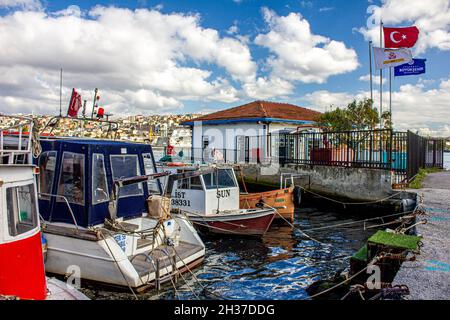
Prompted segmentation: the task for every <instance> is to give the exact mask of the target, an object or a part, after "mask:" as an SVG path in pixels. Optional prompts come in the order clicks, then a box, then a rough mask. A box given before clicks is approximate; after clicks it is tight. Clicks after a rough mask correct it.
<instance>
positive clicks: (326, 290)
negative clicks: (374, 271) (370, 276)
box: [309, 253, 383, 299]
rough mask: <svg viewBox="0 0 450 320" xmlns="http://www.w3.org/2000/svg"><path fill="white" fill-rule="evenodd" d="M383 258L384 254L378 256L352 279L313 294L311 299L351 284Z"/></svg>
mask: <svg viewBox="0 0 450 320" xmlns="http://www.w3.org/2000/svg"><path fill="white" fill-rule="evenodd" d="M382 258H383V253H381V254H379V255H377V256H376V257H374V258H373V259H372V261H370V262H369V263H368V264H367V266H365V267H364V268H363V269H361V270H359V271H358V272H357V273H355V274H354V275H352V276H351V277H349V278H347V279H345V280H344V281H341V282H339V283H338V284H336V285H334V286H332V287H330V288H328V289H325V290H323V291H321V292H319V293H316V294H313V295H312V296H309V298H310V299H313V298H316V297H318V296H320V295H322V294H325V293H327V292H330V291H332V290H334V289H336V288H337V287H340V286H341V285H343V284H345V283H346V282H349V281H350V280H352V279H353V278H355V277H357V276H358V275H360V274H361V273H363V272H364V271H366V270H367V268H369V266H371V265H373V264H375V263H376V262H378V260H380V259H382Z"/></svg>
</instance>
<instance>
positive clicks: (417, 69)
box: [394, 59, 427, 77]
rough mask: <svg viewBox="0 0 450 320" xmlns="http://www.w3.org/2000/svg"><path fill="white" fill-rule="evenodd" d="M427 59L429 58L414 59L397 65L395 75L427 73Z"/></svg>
mask: <svg viewBox="0 0 450 320" xmlns="http://www.w3.org/2000/svg"><path fill="white" fill-rule="evenodd" d="M425 61H427V59H413V60H412V61H411V62H408V63H405V64H402V65H400V66H397V67H395V68H394V75H395V76H396V77H399V76H411V75H416V74H422V73H425Z"/></svg>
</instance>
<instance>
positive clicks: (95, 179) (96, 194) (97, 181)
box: [92, 153, 109, 204]
mask: <svg viewBox="0 0 450 320" xmlns="http://www.w3.org/2000/svg"><path fill="white" fill-rule="evenodd" d="M105 201H109V192H108V183H107V180H106V170H105V157H104V156H103V154H101V153H94V154H93V157H92V204H97V203H102V202H105Z"/></svg>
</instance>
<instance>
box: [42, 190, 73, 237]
mask: <svg viewBox="0 0 450 320" xmlns="http://www.w3.org/2000/svg"><path fill="white" fill-rule="evenodd" d="M39 196H44V197H54V198H59V199H63V200H64V202H65V203H66V205H67V208H68V209H69V212H70V215H71V217H72V220H73V224H74V225H75V228H76V229H77V231H78V230H79V228H78V223H77V219H76V218H75V215H74V214H73V211H72V207H71V206H70V203H69V201H68V200H67V198H66V197H65V196H62V195H59V194H50V193H43V192H39ZM49 222H52V216H51V215H50V218H49Z"/></svg>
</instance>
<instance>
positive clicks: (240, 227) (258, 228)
mask: <svg viewBox="0 0 450 320" xmlns="http://www.w3.org/2000/svg"><path fill="white" fill-rule="evenodd" d="M274 217H275V214H268V215H265V216H262V217H257V218H252V219H245V220H233V221H223V222H222V221H208V219H207V218H205V219H204V220H203V221H198V225H200V226H201V225H204V226H205V225H208V226H210V227H209V228H208V229H209V231H210V232H212V233H221V234H241V235H263V234H264V233H265V232H266V231H267V230H268V229H269V227H270V224H271V223H272V221H273V219H274ZM193 222H194V223H196V222H197V221H193Z"/></svg>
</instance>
